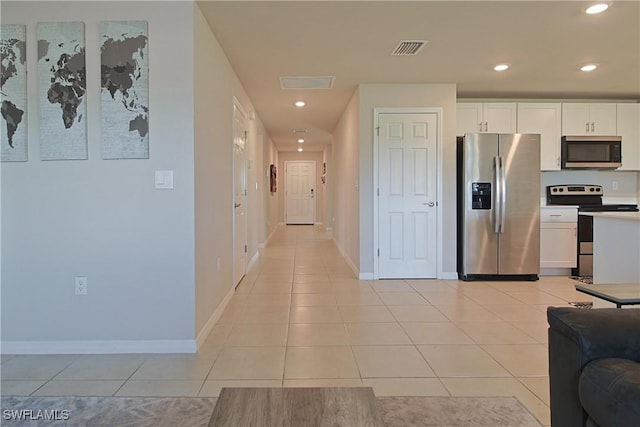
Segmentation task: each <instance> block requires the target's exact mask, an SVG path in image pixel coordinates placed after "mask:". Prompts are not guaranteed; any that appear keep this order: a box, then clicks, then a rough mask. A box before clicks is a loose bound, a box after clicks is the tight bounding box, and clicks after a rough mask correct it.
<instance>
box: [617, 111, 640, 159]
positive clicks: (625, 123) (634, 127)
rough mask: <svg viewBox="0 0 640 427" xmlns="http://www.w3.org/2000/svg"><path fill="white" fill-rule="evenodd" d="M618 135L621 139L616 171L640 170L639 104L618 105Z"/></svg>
mask: <svg viewBox="0 0 640 427" xmlns="http://www.w3.org/2000/svg"><path fill="white" fill-rule="evenodd" d="M618 135H619V136H621V137H622V166H621V167H620V168H618V170H632V171H636V170H640V104H618Z"/></svg>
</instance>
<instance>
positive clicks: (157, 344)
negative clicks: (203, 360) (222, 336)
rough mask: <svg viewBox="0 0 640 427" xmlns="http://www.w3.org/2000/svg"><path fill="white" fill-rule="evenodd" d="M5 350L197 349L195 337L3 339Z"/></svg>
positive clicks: (99, 351)
mask: <svg viewBox="0 0 640 427" xmlns="http://www.w3.org/2000/svg"><path fill="white" fill-rule="evenodd" d="M0 345H1V346H2V354H119V353H196V351H197V345H196V341H195V340H90V341H2V343H1V344H0Z"/></svg>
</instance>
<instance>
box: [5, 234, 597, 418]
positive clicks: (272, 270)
mask: <svg viewBox="0 0 640 427" xmlns="http://www.w3.org/2000/svg"><path fill="white" fill-rule="evenodd" d="M574 284H575V282H574V281H572V280H570V279H567V278H563V277H558V278H549V277H546V278H542V279H541V280H540V281H539V282H534V283H532V282H484V283H481V282H475V283H465V282H460V281H438V280H410V281H403V280H394V281H389V280H385V281H359V280H357V279H356V278H355V277H354V273H353V272H352V271H351V270H350V268H349V267H348V265H347V263H346V262H345V260H344V259H343V258H342V256H341V255H340V253H339V251H338V250H337V249H336V247H335V245H334V243H333V241H332V239H331V236H330V235H329V234H328V233H326V232H325V231H324V229H323V228H322V227H319V226H279V228H278V229H277V231H276V233H275V234H274V236H273V237H272V239H271V240H270V241H269V244H268V246H267V247H266V248H264V249H261V251H260V257H259V260H258V262H257V264H256V265H255V266H253V268H252V269H251V270H250V271H249V273H248V274H247V276H246V277H245V278H244V279H243V281H242V282H241V283H240V285H239V286H238V288H237V290H236V293H235V295H234V296H233V298H232V299H231V301H230V303H229V305H228V307H227V308H226V310H225V312H224V313H223V315H222V317H221V318H220V320H219V322H218V323H217V325H216V326H215V327H214V329H213V331H212V332H211V334H210V336H209V337H208V338H207V341H206V342H205V344H204V345H203V347H202V348H201V349H200V352H199V353H198V354H197V355H189V354H115V355H15V356H13V355H3V356H2V366H1V368H2V394H3V395H33V396H56V395H58V396H59V395H62V396H64V395H78V396H80V395H89V396H208V397H217V396H218V395H219V393H220V390H221V388H222V387H225V386H235V387H240V386H243V387H247V386H249V387H251V386H266V387H280V386H285V387H295V386H361V385H365V386H371V387H373V389H374V392H375V394H376V396H401V395H404V396H516V397H517V398H518V399H520V401H521V402H522V403H523V404H524V405H525V406H526V407H527V408H528V409H529V410H530V411H531V412H532V413H533V414H534V415H535V416H536V417H537V418H538V419H539V420H540V421H541V422H542V424H544V425H548V424H549V422H550V421H549V407H548V404H549V398H548V391H547V390H548V372H547V371H548V368H547V346H546V342H547V323H546V313H545V310H546V307H547V305H567V301H576V300H584V299H585V298H584V297H583V296H580V295H579V294H577V293H576V292H575V291H574Z"/></svg>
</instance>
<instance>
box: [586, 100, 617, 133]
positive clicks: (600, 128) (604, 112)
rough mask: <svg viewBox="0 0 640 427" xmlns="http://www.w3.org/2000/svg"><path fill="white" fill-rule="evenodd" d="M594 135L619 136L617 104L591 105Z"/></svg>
mask: <svg viewBox="0 0 640 427" xmlns="http://www.w3.org/2000/svg"><path fill="white" fill-rule="evenodd" d="M589 118H590V119H591V123H592V126H591V127H590V130H591V134H592V135H617V133H616V104H589Z"/></svg>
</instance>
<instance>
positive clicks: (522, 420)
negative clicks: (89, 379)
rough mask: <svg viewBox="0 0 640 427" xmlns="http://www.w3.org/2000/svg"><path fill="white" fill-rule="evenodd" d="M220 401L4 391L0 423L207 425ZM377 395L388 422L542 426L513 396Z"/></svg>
mask: <svg viewBox="0 0 640 427" xmlns="http://www.w3.org/2000/svg"><path fill="white" fill-rule="evenodd" d="M216 401H217V399H216V398H198V397H194V398H150V397H140V398H135V397H17V396H3V397H2V399H1V402H0V403H1V407H2V411H1V412H2V419H1V423H2V425H3V426H7V427H14V426H21V427H22V426H29V427H36V426H37V427H39V426H47V427H50V426H51V427H53V426H119V427H125V426H126V427H147V426H148V427H156V426H167V427H176V426H181V427H206V426H208V425H209V419H210V418H211V414H212V413H213V410H214V407H215V404H216ZM377 401H378V404H379V405H380V410H381V413H382V416H383V419H384V421H385V424H386V425H387V426H389V427H398V426H407V427H409V426H415V427H417V426H425V427H426V426H429V427H444V426H446V427H472V426H473V427H485V426H486V427H514V426H518V427H540V426H542V424H540V423H539V422H538V420H537V419H536V418H535V417H534V416H533V415H532V414H531V413H530V412H529V411H528V410H527V409H526V408H525V407H524V405H522V404H521V403H520V401H519V400H518V399H516V398H515V397H378V398H377ZM17 418H21V419H17ZM265 426H266V424H265ZM296 427H298V426H296ZM299 427H304V426H299ZM309 427H312V426H309ZM313 427H315V426H313ZM345 427H358V426H345Z"/></svg>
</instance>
